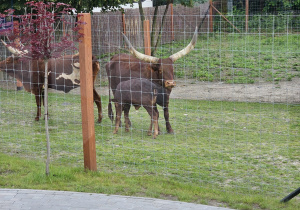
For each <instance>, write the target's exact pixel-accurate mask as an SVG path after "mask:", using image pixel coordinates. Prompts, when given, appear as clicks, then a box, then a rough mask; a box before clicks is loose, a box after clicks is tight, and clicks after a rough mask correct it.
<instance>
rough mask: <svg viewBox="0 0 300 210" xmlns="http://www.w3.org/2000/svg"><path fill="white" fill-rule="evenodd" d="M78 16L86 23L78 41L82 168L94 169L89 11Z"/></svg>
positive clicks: (94, 148)
mask: <svg viewBox="0 0 300 210" xmlns="http://www.w3.org/2000/svg"><path fill="white" fill-rule="evenodd" d="M79 18H81V21H83V22H85V23H86V24H82V25H81V29H80V32H81V33H83V34H84V36H83V38H81V42H80V43H79V62H80V93H81V113H82V138H83V156H84V168H85V169H89V170H92V171H96V170H97V162H96V143H95V125H94V102H93V71H92V36H91V15H90V14H89V13H81V14H79Z"/></svg>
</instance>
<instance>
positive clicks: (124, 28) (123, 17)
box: [122, 13, 126, 35]
mask: <svg viewBox="0 0 300 210" xmlns="http://www.w3.org/2000/svg"><path fill="white" fill-rule="evenodd" d="M122 22H123V33H124V34H125V35H126V22H125V13H122Z"/></svg>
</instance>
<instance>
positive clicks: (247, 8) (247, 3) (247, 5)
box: [245, 0, 249, 33]
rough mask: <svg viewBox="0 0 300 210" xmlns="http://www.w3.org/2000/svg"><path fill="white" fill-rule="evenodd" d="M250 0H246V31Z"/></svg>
mask: <svg viewBox="0 0 300 210" xmlns="http://www.w3.org/2000/svg"><path fill="white" fill-rule="evenodd" d="M248 17H249V0H246V28H245V30H246V33H247V32H248Z"/></svg>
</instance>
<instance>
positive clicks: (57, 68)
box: [0, 40, 102, 122]
mask: <svg viewBox="0 0 300 210" xmlns="http://www.w3.org/2000/svg"><path fill="white" fill-rule="evenodd" d="M1 41H2V43H3V44H4V45H5V46H6V47H7V49H8V50H9V51H10V52H11V53H12V54H13V55H12V56H9V57H7V58H6V59H5V60H3V61H0V71H4V72H6V73H7V74H8V75H10V76H12V77H14V78H16V79H18V80H19V81H21V82H22V83H23V86H24V89H25V90H26V91H28V92H31V93H33V94H34V95H35V99H36V105H37V115H36V117H35V120H36V121H38V120H39V119H40V117H41V104H42V99H43V98H44V72H45V64H44V61H43V60H29V59H22V56H26V54H27V53H28V52H26V51H20V50H18V49H15V48H13V47H11V46H8V45H7V44H6V43H5V42H4V41H3V40H1ZM91 59H92V66H93V81H95V79H96V75H97V73H98V72H99V70H100V65H99V62H98V61H97V60H96V58H95V57H94V56H93V57H92V58H91ZM79 66H80V65H79V54H75V55H66V56H63V57H60V58H56V59H49V63H48V74H49V75H48V87H49V88H51V89H55V90H59V91H64V92H65V93H68V92H69V91H70V90H72V89H74V88H77V87H79V86H80V77H79V76H80V71H79ZM93 96H94V102H95V103H96V105H97V108H98V122H101V121H102V106H101V97H100V96H99V94H98V93H97V92H96V90H95V88H93Z"/></svg>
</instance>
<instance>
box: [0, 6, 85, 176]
mask: <svg viewBox="0 0 300 210" xmlns="http://www.w3.org/2000/svg"><path fill="white" fill-rule="evenodd" d="M25 6H26V7H27V9H26V11H27V12H26V14H24V15H18V16H14V15H13V10H11V9H9V10H7V11H6V13H5V14H1V15H0V17H2V18H4V17H11V18H13V19H18V20H19V27H17V28H16V27H14V29H9V28H8V29H7V30H3V31H2V32H1V35H5V36H6V37H7V38H8V39H9V40H14V41H12V42H10V43H8V44H7V45H8V47H11V48H12V49H13V50H14V51H15V52H16V54H18V55H19V56H20V57H21V59H24V60H26V59H30V60H42V61H44V64H45V70H44V72H43V74H44V78H45V80H44V88H45V89H44V107H45V129H46V139H47V161H46V174H47V175H48V174H49V163H50V139H49V128H48V60H49V59H50V58H51V59H52V58H58V57H60V56H62V54H63V53H64V52H65V51H66V50H75V49H76V47H75V42H77V41H78V40H79V38H80V37H81V36H83V35H82V34H80V33H79V28H80V25H81V24H84V23H82V22H81V21H71V20H72V19H73V18H72V17H70V16H69V14H70V13H72V11H73V12H74V9H73V8H72V7H71V6H70V5H68V4H64V3H53V2H47V3H44V2H42V1H40V2H34V1H30V2H27V3H26V4H25ZM78 19H80V18H78ZM62 25H63V26H65V28H71V30H70V31H71V32H70V33H66V32H65V33H63V34H62V33H61V34H60V35H59V36H57V35H58V33H59V31H58V28H59V27H60V26H62ZM57 37H59V39H57Z"/></svg>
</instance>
